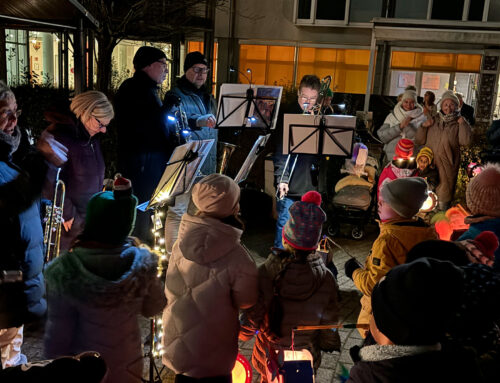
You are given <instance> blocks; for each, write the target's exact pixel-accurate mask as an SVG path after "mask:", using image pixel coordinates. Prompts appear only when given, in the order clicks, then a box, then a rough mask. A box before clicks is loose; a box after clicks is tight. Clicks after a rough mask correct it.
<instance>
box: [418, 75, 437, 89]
mask: <svg viewBox="0 0 500 383" xmlns="http://www.w3.org/2000/svg"><path fill="white" fill-rule="evenodd" d="M440 83H441V78H440V77H439V75H438V74H424V75H423V76H422V89H431V90H438V89H439V84H440Z"/></svg>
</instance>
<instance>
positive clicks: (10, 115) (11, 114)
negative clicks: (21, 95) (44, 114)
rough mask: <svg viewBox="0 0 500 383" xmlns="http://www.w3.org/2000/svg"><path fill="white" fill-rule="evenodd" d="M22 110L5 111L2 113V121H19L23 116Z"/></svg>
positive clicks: (0, 117) (0, 116)
mask: <svg viewBox="0 0 500 383" xmlns="http://www.w3.org/2000/svg"><path fill="white" fill-rule="evenodd" d="M21 112H22V110H21V109H19V110H16V111H14V110H5V111H3V112H2V113H0V121H5V120H12V121H14V120H17V119H18V118H19V116H20V115H21Z"/></svg>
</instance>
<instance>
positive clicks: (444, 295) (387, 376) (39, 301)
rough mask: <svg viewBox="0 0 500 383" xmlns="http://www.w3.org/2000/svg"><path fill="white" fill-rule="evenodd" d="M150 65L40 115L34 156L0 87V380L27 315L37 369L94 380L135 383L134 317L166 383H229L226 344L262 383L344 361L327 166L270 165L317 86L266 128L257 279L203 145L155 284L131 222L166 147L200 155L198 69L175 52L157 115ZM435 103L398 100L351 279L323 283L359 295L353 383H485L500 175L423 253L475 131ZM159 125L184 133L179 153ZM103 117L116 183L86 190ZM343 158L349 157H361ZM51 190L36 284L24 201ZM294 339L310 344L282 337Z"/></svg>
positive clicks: (35, 218) (157, 71)
mask: <svg viewBox="0 0 500 383" xmlns="http://www.w3.org/2000/svg"><path fill="white" fill-rule="evenodd" d="M166 60H167V59H166V56H165V53H164V52H163V51H161V50H159V49H156V48H153V47H141V48H140V49H139V50H138V51H137V53H136V55H135V57H134V61H133V63H134V67H135V73H134V75H133V77H132V78H130V79H127V80H126V81H124V83H123V84H122V85H121V86H120V89H119V91H118V93H117V95H116V97H115V98H114V100H113V103H112V102H111V101H110V100H108V98H107V97H106V96H105V95H104V94H103V93H101V92H97V91H87V92H84V93H82V94H79V95H77V96H75V97H74V98H73V99H72V100H71V102H70V103H69V102H68V104H67V105H64V106H58V108H55V109H50V110H48V111H47V112H46V113H45V119H46V121H47V125H48V126H47V129H46V130H45V131H44V132H43V133H42V135H41V136H40V137H39V138H38V140H37V142H36V146H32V145H31V144H30V143H29V140H28V138H27V136H26V131H25V130H24V129H23V128H22V127H19V126H18V124H17V122H18V117H19V115H20V110H19V109H18V107H17V103H16V99H15V95H14V93H13V92H12V91H11V90H10V89H9V87H8V86H6V85H5V84H4V83H0V209H1V210H2V215H1V219H0V223H1V225H2V229H3V230H1V233H2V234H1V235H2V238H3V244H4V251H3V255H2V257H1V258H0V271H1V274H0V347H1V361H2V363H1V369H0V370H3V371H0V378H1V377H2V374H3V373H4V372H6V373H8V372H9V371H8V370H9V368H12V367H14V366H18V365H21V364H23V363H26V359H25V357H24V355H23V354H22V353H21V345H22V340H23V326H24V324H26V323H30V322H31V321H33V320H37V319H38V320H39V319H40V318H43V317H44V316H46V318H47V323H46V327H45V336H44V351H45V356H46V357H47V358H59V357H62V356H65V355H78V354H80V353H81V352H84V351H90V350H91V351H96V352H98V353H99V354H100V356H101V357H102V359H103V361H104V362H105V364H106V367H105V373H104V374H100V375H99V374H98V375H99V377H96V378H95V379H96V381H100V380H102V379H103V380H102V381H106V382H130V383H138V382H140V381H141V380H142V373H143V350H142V343H143V340H142V339H141V332H140V329H139V323H138V316H139V315H143V316H145V317H152V316H155V315H160V314H161V315H162V323H163V331H162V335H161V344H162V350H163V355H162V362H163V364H164V365H165V366H167V367H168V368H169V369H170V370H172V371H173V372H174V373H175V374H176V377H175V381H176V382H180V383H182V382H209V383H217V382H221V383H222V382H231V381H232V378H231V371H232V369H233V367H234V364H235V361H236V358H237V353H238V340H242V341H249V340H250V339H252V338H253V337H256V340H255V344H254V348H253V356H252V362H253V365H254V367H255V369H256V370H257V372H258V373H259V374H260V375H261V382H273V381H274V377H275V376H276V374H278V373H279V364H280V363H282V361H280V360H279V358H277V357H276V355H279V354H280V353H281V352H283V350H287V349H290V348H291V347H294V348H295V349H304V350H307V351H308V352H310V355H311V358H312V368H313V371H315V372H316V371H317V369H318V368H319V366H320V365H321V355H322V352H330V353H331V352H339V351H340V350H341V339H340V337H339V333H338V331H336V330H335V329H334V328H328V325H332V326H333V325H338V324H339V323H338V322H339V299H340V297H341V295H340V294H339V286H338V283H337V269H336V267H335V265H334V262H332V259H331V257H330V258H328V257H324V253H323V252H324V249H323V248H322V246H321V245H320V242H321V238H322V231H323V227H324V224H325V222H326V220H327V213H325V210H324V207H325V205H326V203H327V202H328V201H323V197H322V194H321V191H322V190H323V185H322V183H325V177H324V176H323V175H322V174H321V172H325V171H328V170H331V168H332V167H336V166H337V163H334V162H333V161H332V162H330V163H328V159H326V158H324V157H319V156H316V155H310V154H297V155H295V156H294V158H292V161H293V166H292V167H290V166H289V165H290V158H289V159H287V158H286V156H284V155H283V154H282V147H283V142H282V140H283V138H282V137H283V121H284V114H285V113H287V114H288V113H295V114H299V113H302V114H314V113H315V111H317V110H318V108H317V107H315V106H316V104H317V102H318V99H319V97H320V89H321V83H320V80H319V78H318V77H317V76H315V75H306V76H304V77H303V78H302V80H301V82H300V85H299V88H298V93H297V102H296V103H295V102H294V103H293V104H292V105H291V106H289V108H285V110H282V111H281V112H280V114H279V116H278V119H277V127H276V133H275V136H276V139H275V142H276V143H277V147H276V150H275V153H274V156H273V159H274V165H275V185H276V190H277V206H276V207H277V215H278V219H277V222H276V232H275V239H274V244H273V245H274V247H273V248H272V249H271V251H270V254H269V255H268V256H267V258H266V261H265V262H264V263H263V264H262V265H261V266H260V267H258V268H257V266H256V264H255V261H254V260H253V259H252V257H251V256H250V254H249V252H248V251H247V249H246V248H245V247H244V246H243V245H242V243H241V236H242V234H243V232H244V230H245V224H244V222H243V221H242V220H241V218H240V214H239V213H240V205H239V203H240V187H239V186H238V184H237V183H236V182H235V181H233V180H232V179H231V178H229V177H227V176H225V175H221V174H217V173H215V165H216V146H215V145H214V146H213V147H212V150H211V152H210V153H209V154H208V158H207V160H206V161H205V163H204V166H203V167H202V169H201V174H200V175H199V176H198V178H197V180H196V183H195V184H194V186H193V187H192V188H191V190H187V191H186V192H185V193H183V194H181V195H179V196H177V197H176V199H175V201H174V203H172V204H171V206H169V208H168V213H167V217H166V220H165V222H164V224H165V233H164V238H163V239H164V241H165V243H166V247H167V249H166V250H167V254H168V267H167V269H166V275H165V276H164V280H162V279H161V278H159V277H158V275H157V273H158V270H157V267H158V257H157V256H156V254H155V253H154V252H153V251H152V250H151V249H150V248H149V247H148V246H147V244H148V243H151V242H150V241H151V228H150V223H151V217H150V214H149V213H147V212H146V213H145V212H138V211H137V205H138V203H139V202H144V201H147V200H149V198H150V197H151V195H152V194H153V191H154V189H155V187H156V185H157V184H158V182H159V180H160V178H161V176H162V173H163V171H164V169H165V165H166V163H167V161H168V159H169V158H170V155H171V154H172V152H173V150H174V149H175V147H177V146H178V145H180V144H183V143H185V142H186V141H189V140H192V139H196V140H210V139H211V140H214V141H216V140H217V130H216V129H214V127H215V126H216V118H215V116H214V113H215V100H214V98H213V96H212V95H211V92H210V91H209V89H207V87H206V86H205V83H206V81H207V75H208V73H209V70H210V65H209V63H208V61H207V60H206V58H205V57H204V56H203V55H202V54H201V53H200V52H192V53H189V54H188V55H187V56H186V58H185V61H184V75H183V76H182V77H181V78H180V79H179V80H178V82H177V84H176V86H175V87H174V88H173V89H172V90H171V91H170V92H169V93H167V95H166V97H165V99H164V100H161V99H160V97H159V94H158V85H159V84H161V83H162V82H163V80H164V79H165V75H166V66H167V62H166ZM434 102H435V96H434V94H433V93H432V92H427V93H426V94H425V96H424V100H423V105H419V104H418V98H417V94H416V92H415V89H414V88H409V89H406V90H405V92H404V93H403V94H402V95H401V98H400V101H399V102H398V103H397V104H396V106H395V107H394V110H393V111H392V112H391V113H390V114H389V116H387V118H386V120H385V122H384V124H383V125H382V126H381V127H380V129H379V130H378V137H379V138H380V140H381V141H382V142H383V143H384V153H385V157H386V165H385V166H384V168H383V170H382V171H381V174H380V176H379V177H378V185H376V188H377V190H376V191H377V193H375V194H376V196H377V197H376V198H377V214H378V218H379V219H380V222H379V228H380V233H379V235H378V237H377V239H376V240H375V242H374V243H373V244H372V246H371V252H370V254H369V255H368V257H367V258H366V261H365V263H364V264H361V263H359V261H358V260H357V259H355V258H350V259H349V260H348V261H347V262H346V263H345V264H344V265H337V266H343V270H344V273H345V275H346V276H347V277H348V278H350V279H352V281H353V283H354V285H355V286H356V288H357V289H358V290H359V292H360V295H361V301H360V303H361V311H360V314H359V317H358V321H357V325H356V326H357V328H358V330H359V332H360V333H361V335H362V337H363V339H364V341H363V345H362V347H353V348H352V349H351V357H352V359H353V361H354V367H353V368H352V370H351V372H350V377H349V379H348V381H350V382H374V381H377V382H419V381H429V382H441V381H448V380H449V381H456V382H466V381H467V382H470V381H474V382H483V381H484V382H494V381H498V380H499V379H500V367H499V366H500V354H499V352H500V329H499V327H498V326H499V325H500V306H499V305H498V301H499V298H500V276H499V275H498V270H499V268H500V249H499V243H498V236H499V235H500V165H498V164H493V163H492V164H489V165H487V166H485V167H484V169H483V170H482V171H481V172H480V173H479V174H477V175H476V176H475V177H474V178H472V179H471V181H470V183H469V185H468V187H467V192H466V197H467V208H468V211H469V212H470V216H469V217H467V218H466V219H465V221H464V222H462V223H463V224H464V225H468V226H467V230H466V231H465V230H464V231H463V232H462V233H460V235H457V236H456V238H454V239H456V240H455V241H444V240H439V238H438V234H437V233H436V229H435V227H434V225H433V224H432V223H430V222H429V221H428V220H425V219H422V217H421V216H419V212H420V210H421V207H422V205H423V203H424V202H425V200H426V199H427V197H428V195H429V192H430V191H434V192H435V193H436V194H437V198H438V201H439V209H441V210H443V211H446V210H447V209H448V208H449V207H450V205H451V202H452V199H453V193H454V191H455V187H456V180H457V174H458V170H459V165H460V147H461V146H464V145H468V144H469V142H470V137H471V124H474V115H473V112H472V113H471V112H470V110H468V109H467V108H466V107H465V104H463V96H461V95H457V94H455V93H453V92H452V91H447V92H444V93H443V95H442V97H441V99H440V100H439V102H438V103H437V104H435V103H434ZM320 110H321V108H320ZM167 114H172V115H177V116H180V119H181V120H185V123H186V124H187V125H186V126H183V128H185V129H187V130H189V131H190V134H189V135H188V136H186V135H183V134H182V132H180V131H179V129H178V127H179V126H178V125H176V124H171V123H169V120H168V118H167ZM184 114H185V119H183V115H184ZM113 118H114V119H115V120H116V125H117V129H118V138H119V141H118V143H117V152H118V159H119V163H118V169H119V171H120V173H121V174H119V175H117V176H116V177H115V179H114V182H113V185H112V188H111V190H105V191H103V190H102V187H103V179H104V173H105V165H104V160H103V155H102V152H101V148H100V145H99V135H100V134H105V133H106V130H107V127H108V125H109V124H110V122H111V120H112V119H113ZM181 124H182V121H181ZM355 147H356V156H358V157H359V158H362V157H363V156H366V152H367V147H366V146H365V145H362V144H361V143H358V144H357V145H356V146H355ZM354 163H355V165H354V164H352V166H358V164H357V162H356V161H355V160H354ZM364 169H365V168H364V165H363V166H361V168H360V169H358V172H357V174H361V173H363V171H364ZM339 173H340V172H339ZM56 174H58V175H59V179H61V180H62V181H64V182H65V184H66V185H67V189H68V191H67V192H66V195H65V197H64V210H63V215H62V237H61V255H60V256H59V257H57V258H55V259H53V260H51V261H50V262H48V263H47V264H45V265H44V260H45V255H44V243H43V240H44V235H43V230H42V219H41V209H40V196H43V197H45V198H46V199H48V200H52V199H53V197H54V196H53V194H54V190H55V185H54V182H55V179H56ZM339 177H340V176H339ZM372 178H373V177H372ZM330 181H331V180H330ZM325 202H326V203H325ZM132 234H133V235H134V237H132V236H131V235H132ZM297 326H311V327H313V328H314V327H315V326H316V329H311V330H309V331H301V332H297V333H294V331H293V329H294V328H296V327H297ZM99 366H100V367H99V368H100V369H102V365H99ZM457 366H460V368H458V367H457ZM102 375H105V376H104V377H103V376H102ZM4 376H7V375H4ZM11 376H12V375H11ZM96 376H97V375H96ZM2 381H3V379H2Z"/></svg>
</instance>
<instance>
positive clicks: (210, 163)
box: [165, 75, 218, 175]
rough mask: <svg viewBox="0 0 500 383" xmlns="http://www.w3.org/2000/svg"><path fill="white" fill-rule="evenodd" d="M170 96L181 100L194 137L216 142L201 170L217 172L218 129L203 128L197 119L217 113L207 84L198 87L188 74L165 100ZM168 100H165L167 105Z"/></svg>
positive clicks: (171, 109) (207, 172)
mask: <svg viewBox="0 0 500 383" xmlns="http://www.w3.org/2000/svg"><path fill="white" fill-rule="evenodd" d="M170 97H178V98H179V99H180V102H181V106H182V110H183V111H184V112H185V113H186V117H187V120H188V124H189V127H190V128H191V129H192V130H193V131H194V132H193V135H192V137H191V138H192V139H194V140H208V139H214V140H215V143H214V145H213V146H212V148H211V149H210V152H209V154H208V157H207V159H206V160H205V162H204V164H203V166H202V167H201V172H202V173H203V174H205V175H208V174H212V173H215V171H216V167H217V133H218V132H217V129H212V128H209V127H207V126H204V127H202V128H201V129H200V128H199V127H197V126H196V119H197V118H198V117H200V116H203V115H205V114H213V115H214V116H215V115H216V114H217V106H216V103H215V99H214V97H213V96H212V95H211V94H210V93H209V91H208V89H207V88H206V87H205V86H202V87H201V88H199V89H198V88H196V87H195V86H194V85H193V84H191V83H190V82H189V80H188V79H187V78H186V76H185V75H184V76H182V77H181V78H180V79H179V80H178V81H177V84H176V87H175V88H173V89H172V90H171V91H169V92H167V95H166V96H165V101H166V100H167V99H168V98H170ZM166 104H167V102H165V106H168V105H166ZM169 110H170V114H172V113H173V112H175V110H176V107H171V108H169Z"/></svg>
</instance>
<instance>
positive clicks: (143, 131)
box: [113, 70, 179, 202]
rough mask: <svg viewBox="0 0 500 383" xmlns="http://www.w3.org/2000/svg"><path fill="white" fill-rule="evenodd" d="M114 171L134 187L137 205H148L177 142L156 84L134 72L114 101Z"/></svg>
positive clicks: (145, 76)
mask: <svg viewBox="0 0 500 383" xmlns="http://www.w3.org/2000/svg"><path fill="white" fill-rule="evenodd" d="M113 101H114V108H115V122H116V127H117V129H118V171H119V172H120V173H121V174H122V175H123V176H124V177H127V178H129V179H130V180H131V181H132V185H134V194H135V195H136V196H137V198H138V199H139V202H145V201H149V199H150V198H151V196H152V195H153V192H154V190H155V188H156V186H157V184H158V182H160V179H161V176H162V174H163V172H164V171H165V167H166V164H167V162H168V160H169V159H170V156H171V154H172V151H173V150H174V148H175V147H176V146H177V145H178V143H179V141H178V138H177V136H176V135H175V131H172V130H169V126H168V124H167V111H166V110H165V108H164V107H163V105H162V102H161V99H160V96H159V94H158V84H157V83H156V82H155V81H153V80H152V79H151V78H150V77H149V76H148V75H147V74H146V73H145V72H144V71H142V70H138V71H136V72H135V73H134V76H133V77H131V78H129V79H127V80H125V81H124V82H123V83H122V84H121V85H120V88H119V89H118V92H117V93H116V96H115V98H114V100H113Z"/></svg>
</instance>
